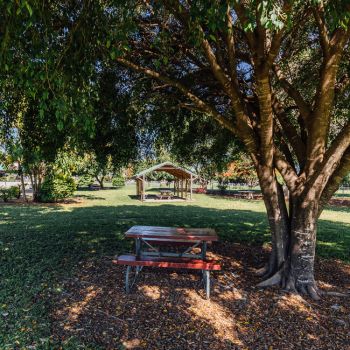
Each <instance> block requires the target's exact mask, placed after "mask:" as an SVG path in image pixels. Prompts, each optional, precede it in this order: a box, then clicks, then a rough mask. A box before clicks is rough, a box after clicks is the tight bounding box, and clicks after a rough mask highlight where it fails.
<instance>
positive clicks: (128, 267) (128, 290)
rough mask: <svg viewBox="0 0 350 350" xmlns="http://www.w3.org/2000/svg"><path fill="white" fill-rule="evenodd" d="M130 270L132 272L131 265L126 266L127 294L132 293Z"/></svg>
mask: <svg viewBox="0 0 350 350" xmlns="http://www.w3.org/2000/svg"><path fill="white" fill-rule="evenodd" d="M130 272H131V266H127V267H126V272H125V292H126V294H129V293H130V289H131V287H130Z"/></svg>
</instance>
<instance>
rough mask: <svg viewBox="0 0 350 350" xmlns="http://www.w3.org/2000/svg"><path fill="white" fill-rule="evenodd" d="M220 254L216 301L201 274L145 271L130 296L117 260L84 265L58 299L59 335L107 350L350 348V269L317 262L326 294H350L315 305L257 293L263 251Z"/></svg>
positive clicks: (217, 249)
mask: <svg viewBox="0 0 350 350" xmlns="http://www.w3.org/2000/svg"><path fill="white" fill-rule="evenodd" d="M212 250H213V251H214V253H212V254H211V255H212V256H214V257H216V258H218V259H219V260H220V261H221V263H222V267H223V269H222V271H220V272H217V273H213V274H212V280H213V288H212V296H211V299H210V300H205V299H204V291H203V289H202V288H201V285H200V276H199V273H198V272H197V273H196V272H193V273H191V272H188V271H181V270H166V269H146V268H145V269H144V270H143V271H142V273H141V277H140V279H139V281H138V283H137V285H135V286H134V290H133V292H132V294H130V295H126V294H125V293H124V289H123V288H124V268H123V267H122V266H115V265H112V263H111V260H112V257H110V258H109V257H108V258H107V257H105V258H103V259H102V260H100V261H98V262H93V261H90V262H89V261H86V262H84V263H81V267H80V269H79V271H78V273H77V274H76V275H75V276H74V277H73V278H71V279H68V280H65V281H64V288H63V291H62V293H61V294H59V295H56V296H55V297H53V298H54V305H55V307H54V308H53V310H52V322H53V334H54V336H55V337H56V338H57V339H61V340H62V339H67V338H69V337H71V336H74V337H77V338H78V339H80V340H81V341H82V342H93V343H95V344H98V345H100V346H101V347H103V348H105V349H120V348H124V349H167V350H170V349H176V350H180V349H184V350H185V349H198V350H199V349H203V350H204V349H212V350H215V349H220V350H222V349H254V350H257V349H283V350H288V349H308V350H311V349H317V350H320V349H327V350H329V349H339V350H347V349H350V301H349V300H350V298H349V297H350V294H349V292H350V265H346V264H344V263H342V262H340V261H322V260H321V261H318V262H317V271H316V276H317V279H318V281H319V284H320V286H321V287H322V289H323V290H328V291H337V292H343V293H346V294H347V295H348V296H347V297H339V296H334V295H333V296H329V295H328V296H325V297H324V298H323V300H321V301H319V302H315V301H312V300H310V299H306V300H304V299H302V298H301V297H300V296H297V295H293V294H288V293H283V292H281V291H279V290H278V289H277V288H271V289H267V290H261V289H257V288H256V287H255V286H256V284H257V283H258V281H259V280H258V278H257V277H256V276H255V275H254V269H255V268H256V267H257V266H259V263H260V262H261V260H262V258H263V259H264V258H266V251H264V250H262V249H261V248H258V247H247V246H242V245H239V244H232V243H220V244H216V245H214V246H213V247H212Z"/></svg>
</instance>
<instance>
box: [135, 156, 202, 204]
mask: <svg viewBox="0 0 350 350" xmlns="http://www.w3.org/2000/svg"><path fill="white" fill-rule="evenodd" d="M153 171H164V172H166V173H168V174H171V175H173V176H174V179H175V180H174V189H173V192H174V196H173V197H171V198H172V199H170V200H171V201H174V200H188V199H189V200H191V199H192V185H193V179H195V178H196V177H197V176H196V175H195V174H194V173H192V172H190V171H189V170H187V169H184V168H181V167H179V166H176V165H174V164H173V163H170V162H164V163H161V164H158V165H155V166H153V167H151V168H148V169H146V170H143V171H141V172H140V173H138V174H136V175H135V176H133V178H134V179H135V180H136V194H137V196H139V197H140V199H141V200H142V201H145V200H148V199H147V196H146V192H145V183H146V176H147V174H149V173H152V172H153ZM159 200H162V199H159ZM168 200H169V198H168Z"/></svg>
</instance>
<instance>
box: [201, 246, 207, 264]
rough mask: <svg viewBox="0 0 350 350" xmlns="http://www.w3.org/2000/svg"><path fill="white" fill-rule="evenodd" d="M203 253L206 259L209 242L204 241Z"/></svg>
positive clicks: (203, 257)
mask: <svg viewBox="0 0 350 350" xmlns="http://www.w3.org/2000/svg"><path fill="white" fill-rule="evenodd" d="M201 253H202V259H203V260H205V258H206V255H207V242H203V244H202V251H201Z"/></svg>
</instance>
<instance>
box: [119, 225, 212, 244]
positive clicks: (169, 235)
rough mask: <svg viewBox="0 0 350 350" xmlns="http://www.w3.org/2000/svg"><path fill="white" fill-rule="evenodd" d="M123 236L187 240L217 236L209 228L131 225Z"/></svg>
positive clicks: (202, 239)
mask: <svg viewBox="0 0 350 350" xmlns="http://www.w3.org/2000/svg"><path fill="white" fill-rule="evenodd" d="M125 236H126V237H128V238H143V239H147V238H158V239H164V238H166V239H171V240H185V241H186V240H188V241H217V240H218V236H217V234H216V232H215V230H214V229H211V228H184V227H160V226H132V227H131V228H130V229H129V230H128V231H127V232H125Z"/></svg>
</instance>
